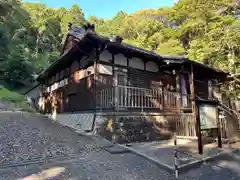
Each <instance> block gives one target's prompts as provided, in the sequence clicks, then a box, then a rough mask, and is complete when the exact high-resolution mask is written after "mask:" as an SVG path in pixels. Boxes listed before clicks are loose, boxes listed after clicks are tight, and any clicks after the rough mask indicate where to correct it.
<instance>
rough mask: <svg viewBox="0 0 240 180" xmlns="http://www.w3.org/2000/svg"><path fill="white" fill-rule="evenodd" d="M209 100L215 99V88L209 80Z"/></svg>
mask: <svg viewBox="0 0 240 180" xmlns="http://www.w3.org/2000/svg"><path fill="white" fill-rule="evenodd" d="M208 99H213V87H212V81H211V80H208Z"/></svg>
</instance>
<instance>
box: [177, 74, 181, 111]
mask: <svg viewBox="0 0 240 180" xmlns="http://www.w3.org/2000/svg"><path fill="white" fill-rule="evenodd" d="M176 91H177V93H178V99H177V106H178V109H179V110H181V106H182V97H181V82H180V75H179V71H177V74H176Z"/></svg>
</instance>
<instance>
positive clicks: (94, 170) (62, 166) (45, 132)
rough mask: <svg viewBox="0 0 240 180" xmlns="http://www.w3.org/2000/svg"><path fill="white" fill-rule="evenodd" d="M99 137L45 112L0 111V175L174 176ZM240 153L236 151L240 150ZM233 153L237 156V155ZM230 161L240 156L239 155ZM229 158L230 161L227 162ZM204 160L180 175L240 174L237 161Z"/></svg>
mask: <svg viewBox="0 0 240 180" xmlns="http://www.w3.org/2000/svg"><path fill="white" fill-rule="evenodd" d="M103 142H104V141H101V138H98V137H90V136H83V135H79V134H77V133H75V132H74V131H72V130H71V129H69V128H67V127H63V126H60V125H59V124H56V123H54V122H51V121H50V120H48V119H47V118H44V117H42V116H38V115H34V114H29V113H24V114H23V113H16V112H15V113H3V112H2V113H0V156H1V158H0V160H1V163H0V180H13V179H23V180H35V179H36V180H43V179H44V180H46V179H56V180H58V179H64V180H65V179H69V180H75V179H76V180H77V179H80V180H81V179H83V180H85V179H86V180H98V179H99V180H108V179H109V180H118V179H121V180H122V179H123V180H154V179H156V180H159V179H163V180H173V179H174V177H173V175H172V174H170V173H169V172H167V171H165V170H164V169H162V168H160V167H159V166H157V165H156V164H155V163H152V162H151V161H148V160H147V159H145V158H142V157H140V156H138V155H135V154H133V153H124V154H121V153H120V154H111V153H109V152H107V151H105V150H104V149H103V148H102V147H103V146H106V145H107V143H106V142H104V143H103ZM236 157H238V156H236ZM236 157H234V158H236ZM234 158H233V160H231V162H233V163H235V164H237V163H238V162H240V161H239V160H238V159H237V158H236V159H234ZM225 161H226V162H225ZM225 161H224V162H218V163H219V164H220V165H219V166H218V164H214V165H208V164H204V165H202V166H201V167H200V168H198V169H194V170H192V171H190V172H188V173H185V174H182V175H180V178H179V179H180V180H187V179H192V180H195V179H196V180H199V179H202V180H208V179H209V180H210V179H211V180H214V179H217V180H226V179H234V178H235V179H239V178H240V175H239V174H238V172H239V171H238V172H237V170H238V169H236V167H237V165H235V166H230V167H228V166H225V165H224V163H225V164H228V163H227V161H230V160H225Z"/></svg>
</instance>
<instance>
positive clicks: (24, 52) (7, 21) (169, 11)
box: [0, 0, 240, 87]
mask: <svg viewBox="0 0 240 180" xmlns="http://www.w3.org/2000/svg"><path fill="white" fill-rule="evenodd" d="M239 17H240V6H239V5H237V1H236V0H228V1H226V0H212V1H209V0H181V1H179V2H178V3H175V4H174V5H173V7H171V8H170V7H161V8H159V9H145V10H141V11H137V12H135V13H133V14H126V13H125V12H123V11H120V12H118V13H117V14H116V15H115V16H114V17H112V18H111V19H100V18H98V17H94V16H90V17H89V18H88V21H89V22H91V23H94V24H95V27H96V31H97V32H98V33H99V34H101V35H105V36H114V35H120V36H122V37H123V38H124V42H126V43H130V44H132V45H135V46H137V47H141V48H146V49H148V50H152V51H156V52H158V53H160V54H164V55H186V56H188V57H189V58H190V59H192V60H195V61H199V62H203V61H204V60H206V59H208V60H209V62H210V63H211V65H213V66H215V67H217V68H220V69H222V70H225V71H228V72H230V73H232V74H233V75H234V76H235V77H236V78H237V79H236V80H237V81H236V82H240V79H239V78H240V66H239V64H240V47H239V46H240V18H239ZM69 22H71V23H73V24H75V25H78V26H81V25H83V24H84V23H86V20H85V18H84V14H83V12H82V10H81V8H80V7H79V6H78V5H76V4H75V5H73V6H72V7H71V8H70V9H66V8H59V9H52V8H48V7H46V6H45V5H44V4H40V3H19V1H16V0H8V1H0V52H1V53H0V78H1V80H4V81H5V82H7V83H8V84H12V86H14V87H19V86H23V85H26V84H27V80H25V79H26V78H28V79H29V77H31V75H32V74H34V73H38V72H39V71H42V70H43V69H45V68H46V67H47V66H48V65H49V64H50V63H52V62H53V61H55V60H56V59H57V58H58V56H59V52H60V50H61V48H62V45H63V42H64V40H65V36H66V34H67V29H68V23H69ZM30 79H31V78H30ZM30 79H29V80H30Z"/></svg>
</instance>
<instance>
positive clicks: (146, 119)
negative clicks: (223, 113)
mask: <svg viewBox="0 0 240 180" xmlns="http://www.w3.org/2000/svg"><path fill="white" fill-rule="evenodd" d="M226 76H227V74H226V73H225V72H222V71H220V70H217V69H214V68H212V67H210V66H208V65H204V64H201V63H197V62H195V61H190V60H188V59H187V58H185V57H175V56H162V55H159V54H157V53H155V52H152V51H148V50H144V49H140V48H137V47H134V46H132V45H129V44H126V43H124V42H123V39H122V38H121V37H118V36H116V37H114V38H107V37H103V36H100V35H98V34H97V33H96V32H95V31H94V26H93V25H86V26H84V27H81V28H79V27H74V26H71V28H70V30H69V33H68V35H67V38H66V42H65V44H64V47H63V49H62V52H61V55H60V57H59V58H58V59H57V60H56V61H55V62H54V63H53V64H51V65H50V66H49V67H48V68H47V69H45V71H43V72H42V73H41V74H40V75H39V76H38V78H37V81H38V83H39V85H38V86H37V87H35V88H34V89H32V90H31V91H29V92H28V95H29V96H30V97H32V98H33V99H35V100H36V101H35V102H36V104H37V107H38V109H39V111H40V112H41V113H43V114H49V115H50V116H51V118H52V119H54V120H56V121H58V122H59V123H61V124H64V125H67V126H70V127H73V128H75V129H79V130H83V131H87V132H96V133H100V134H103V135H104V136H106V137H112V134H118V136H115V137H117V138H118V140H119V141H121V140H122V141H123V142H124V141H136V140H137V139H138V138H140V139H144V140H153V139H156V137H158V138H160V139H161V138H163V136H164V135H166V134H167V133H168V134H169V136H170V134H171V131H172V130H174V129H175V130H176V128H178V127H176V126H174V125H172V124H178V125H177V126H179V127H180V126H182V127H183V126H184V128H185V130H183V131H182V132H179V135H182V136H196V132H195V129H194V123H195V122H194V118H192V115H193V103H194V101H195V98H199V99H205V100H209V101H214V100H216V98H220V94H219V88H220V84H221V83H222V82H223V81H224V80H225V78H226ZM176 122H178V123H176ZM182 123H185V124H186V125H183V124H182ZM149 124H150V125H149ZM186 126H187V129H188V130H186ZM130 129H131V130H130ZM132 129H134V130H132ZM129 134H130V135H129ZM139 136H141V137H139Z"/></svg>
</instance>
